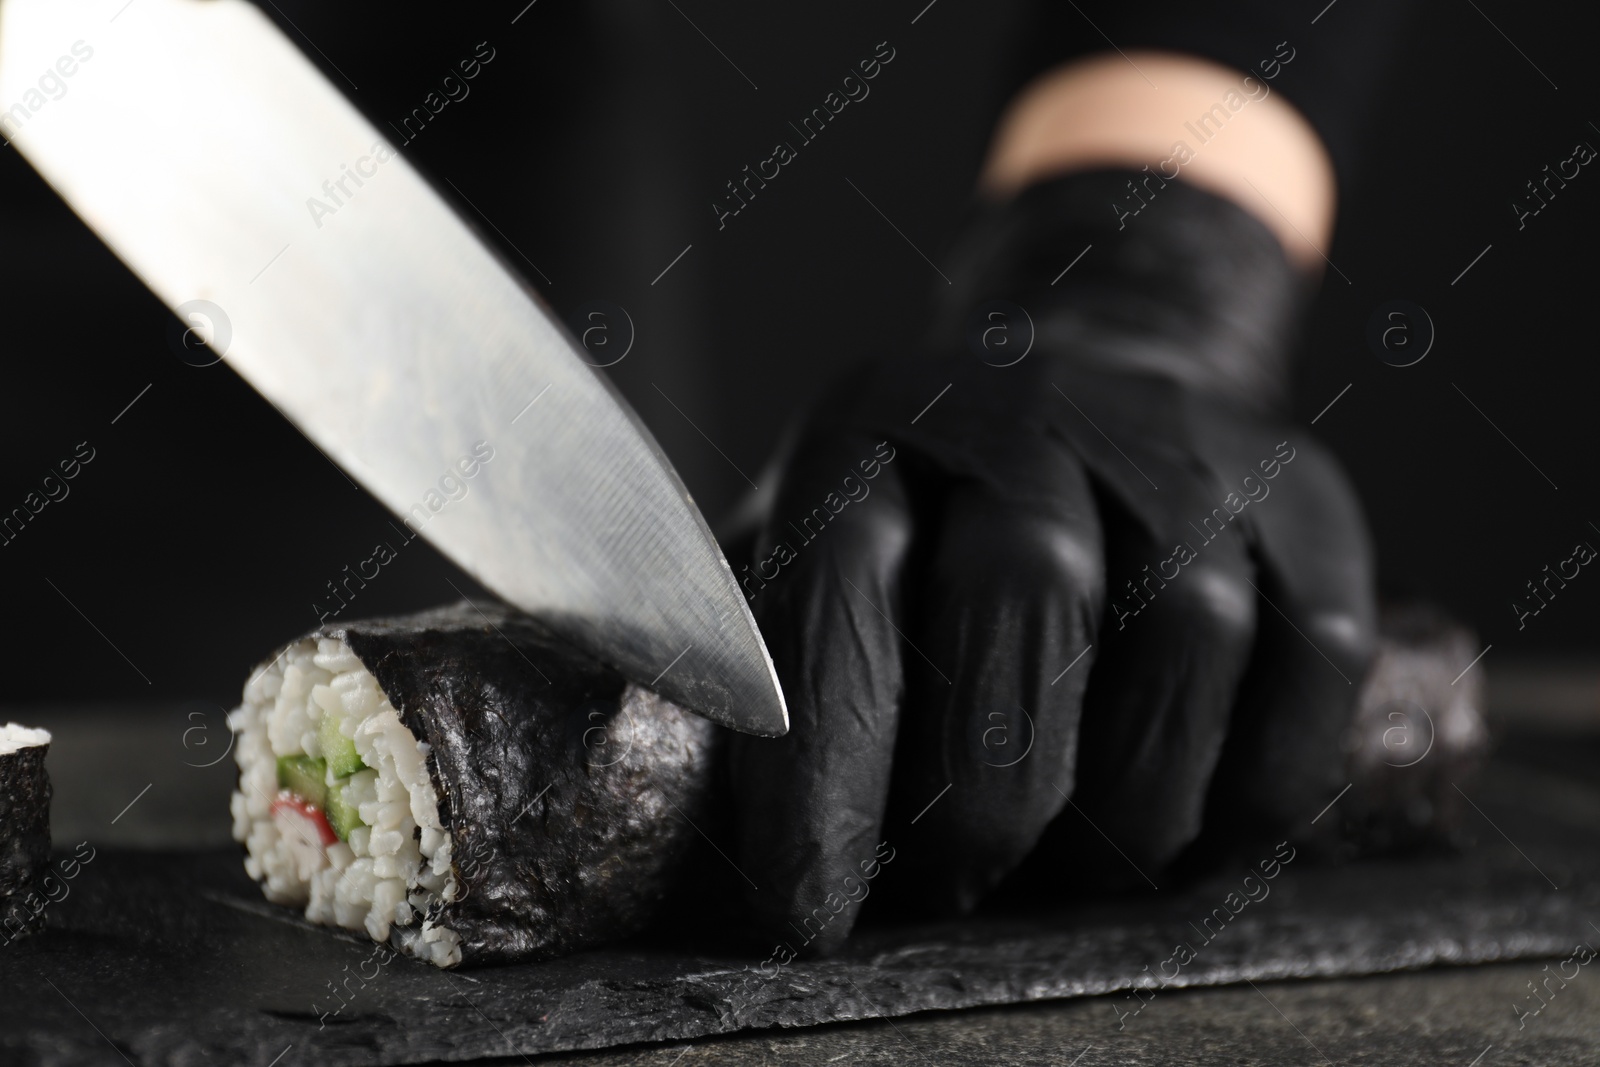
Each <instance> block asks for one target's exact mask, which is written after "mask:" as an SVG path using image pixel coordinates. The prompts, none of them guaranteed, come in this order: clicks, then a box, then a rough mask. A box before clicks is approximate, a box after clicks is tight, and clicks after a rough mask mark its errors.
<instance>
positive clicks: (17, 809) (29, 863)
mask: <svg viewBox="0 0 1600 1067" xmlns="http://www.w3.org/2000/svg"><path fill="white" fill-rule="evenodd" d="M49 751H50V734H49V733H48V732H47V731H45V730H34V729H29V728H28V727H26V726H18V725H17V724H16V723H14V722H11V723H6V724H5V726H0V940H4V941H6V942H10V941H12V940H14V939H16V938H18V937H22V936H23V935H25V934H28V933H32V932H34V931H36V930H38V929H40V928H41V927H42V926H43V925H44V900H43V899H42V898H41V897H40V896H39V895H38V893H36V892H35V891H34V888H35V883H36V882H37V881H38V879H39V876H40V875H41V874H42V873H43V872H44V870H45V868H47V867H48V866H49V865H50V775H49V774H48V773H47V772H46V771H45V769H44V757H45V754H46V753H48V752H49Z"/></svg>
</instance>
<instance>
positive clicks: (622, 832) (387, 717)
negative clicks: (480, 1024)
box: [228, 604, 715, 967]
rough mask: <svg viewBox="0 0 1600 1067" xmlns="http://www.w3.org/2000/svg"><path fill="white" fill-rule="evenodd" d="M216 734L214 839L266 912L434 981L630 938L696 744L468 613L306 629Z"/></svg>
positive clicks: (699, 791)
mask: <svg viewBox="0 0 1600 1067" xmlns="http://www.w3.org/2000/svg"><path fill="white" fill-rule="evenodd" d="M228 721H229V725H230V726H231V727H232V728H233V730H234V731H235V733H236V734H237V741H236V743H235V746H234V752H235V758H236V760H237V761H238V765H239V784H238V788H237V790H236V792H235V793H234V795H233V799H232V812H233V833H234V837H235V838H236V839H237V840H239V841H241V842H243V843H244V845H245V849H246V853H247V855H246V859H245V869H246V871H247V872H248V873H249V874H250V876H251V877H252V878H254V879H256V880H257V881H258V882H260V884H261V887H262V891H263V892H264V893H265V895H266V896H267V898H268V899H269V900H272V901H275V902H277V903H280V904H285V905H290V906H293V907H296V908H300V909H303V910H304V914H305V916H306V918H307V919H309V920H311V921H312V922H317V923H322V924H326V925H332V926H340V927H344V928H346V929H351V930H365V931H366V932H367V933H368V934H369V935H370V936H371V937H372V938H374V939H375V940H378V941H385V942H389V943H391V944H393V945H394V946H395V947H397V948H398V949H400V950H401V951H403V952H406V953H408V954H410V955H413V956H416V957H419V958H421V959H425V960H428V961H429V962H432V963H434V964H436V965H438V966H441V967H454V966H457V965H460V964H463V963H465V964H477V963H499V962H510V961H513V960H521V959H529V958H538V957H542V956H551V955H557V954H560V953H563V952H570V951H573V950H575V949H577V948H581V947H584V946H587V945H593V944H597V943H599V942H601V941H605V940H610V939H614V938H617V937H620V936H623V935H626V934H628V933H631V932H633V931H635V930H637V929H639V928H640V927H641V926H643V925H644V923H645V922H647V921H648V919H649V917H650V915H651V912H652V909H653V907H654V905H655V904H656V903H657V901H658V900H659V899H660V898H661V897H662V896H663V895H664V894H665V892H666V891H667V889H668V888H669V886H670V883H671V880H672V868H673V867H674V865H675V864H676V863H677V862H678V861H679V860H680V859H681V858H682V857H683V856H684V855H685V854H686V853H687V852H688V849H689V846H690V845H691V844H692V840H691V839H692V837H693V835H694V833H695V831H694V829H693V826H692V823H691V822H689V821H687V820H690V819H696V818H697V817H698V813H699V812H700V811H701V809H702V806H703V801H704V800H705V798H706V797H707V795H708V793H709V788H710V782H711V771H712V763H713V751H712V749H713V744H714V739H715V730H714V727H712V726H711V724H710V723H708V722H706V721H705V720H703V719H700V718H699V717H697V716H694V715H691V714H689V713H688V712H686V711H684V710H683V709H680V708H679V707H677V706H676V705H674V704H672V703H670V702H668V701H667V700H665V699H663V698H661V697H659V696H657V695H656V694H654V693H652V692H650V691H649V690H647V689H644V688H643V687H641V686H638V685H634V684H632V683H630V682H628V681H626V680H625V679H624V678H623V677H622V676H621V675H620V674H618V673H617V672H616V671H614V670H611V669H610V668H608V667H605V666H603V665H601V664H599V663H597V662H595V661H594V660H592V659H591V658H589V656H588V655H587V654H585V653H583V652H580V651H578V650H577V649H575V648H573V647H572V646H570V645H568V644H566V643H565V642H564V641H562V640H561V639H560V638H558V637H556V636H555V635H554V634H552V633H551V632H550V631H548V630H547V629H546V628H545V627H543V626H541V625H540V624H539V623H538V622H537V621H535V620H533V619H531V618H529V617H527V616H524V615H521V614H518V613H516V612H514V611H512V610H511V609H509V608H504V607H499V606H495V607H488V606H485V608H484V610H483V611H482V612H480V611H479V610H478V609H477V608H475V607H473V606H471V605H467V604H462V605H458V606H455V607H451V608H443V609H439V610H436V611H432V612H425V613H423V614H420V615H415V616H410V617H405V618H398V619H389V620H376V621H369V622H351V623H343V624H340V625H337V626H330V627H326V628H324V629H322V630H319V631H317V632H315V633H312V634H311V635H309V636H307V637H305V638H302V639H300V640H299V641H296V642H294V643H293V644H291V645H289V646H288V647H287V648H285V649H284V650H283V651H282V652H281V653H280V654H279V655H278V656H277V657H276V658H275V659H274V660H272V661H271V662H270V663H268V664H266V665H264V666H263V667H261V668H259V669H258V670H257V671H256V672H255V673H254V675H253V676H252V677H251V679H250V680H249V682H248V683H247V684H246V686H245V691H244V701H243V703H242V704H241V705H240V707H238V708H237V709H235V710H234V711H233V713H232V714H231V715H230V716H229V720H228ZM685 817H687V818H685Z"/></svg>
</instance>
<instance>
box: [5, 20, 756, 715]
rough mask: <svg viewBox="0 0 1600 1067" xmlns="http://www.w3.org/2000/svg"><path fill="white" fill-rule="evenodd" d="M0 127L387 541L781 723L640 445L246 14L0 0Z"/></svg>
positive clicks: (479, 247)
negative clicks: (199, 316)
mask: <svg viewBox="0 0 1600 1067" xmlns="http://www.w3.org/2000/svg"><path fill="white" fill-rule="evenodd" d="M63 60H65V62H63ZM69 70H70V73H67V72H68V71H69ZM44 86H48V88H49V90H50V92H48V93H46V92H44V91H42V88H43V87H44ZM57 86H64V87H65V88H64V89H62V90H60V91H59V92H58V91H57ZM0 133H3V134H4V136H5V137H6V138H7V139H8V140H10V141H11V143H13V144H14V145H15V147H16V148H17V149H18V150H19V151H20V152H21V153H22V154H23V156H24V157H26V158H27V160H28V161H29V163H31V164H32V165H33V167H34V168H35V169H36V170H38V171H39V172H40V173H41V174H42V175H43V176H44V178H45V179H46V180H47V181H48V182H49V183H50V185H51V186H52V187H54V189H55V190H56V192H57V193H58V194H59V195H60V196H61V197H62V198H63V199H64V200H65V201H66V202H67V203H68V204H69V205H70V206H71V207H72V208H73V210H74V211H76V212H77V214H78V215H79V217H80V218H82V219H83V220H84V221H85V222H86V223H87V224H88V225H89V226H90V227H91V228H92V229H93V230H94V231H95V232H96V233H97V234H98V235H99V236H100V238H101V239H102V240H104V241H105V242H106V244H107V245H109V246H110V247H111V249H112V250H113V251H114V252H115V253H116V254H117V255H118V256H119V257H120V258H121V259H122V260H123V262H124V263H126V264H127V265H128V267H129V268H131V269H132V270H133V272H134V273H135V274H136V275H138V277H139V278H140V279H141V280H142V281H143V282H144V283H145V284H146V285H147V286H148V287H149V288H150V289H151V290H152V291H153V292H154V293H155V294H156V295H157V296H158V297H159V298H160V299H161V300H162V301H163V302H164V303H165V304H166V305H167V306H168V307H169V308H173V309H175V310H178V309H182V310H184V311H185V312H187V311H189V310H191V309H193V308H194V307H196V306H199V307H202V308H204V309H206V310H205V311H204V312H203V320H202V321H203V324H204V326H205V328H206V329H205V332H204V334H203V336H205V338H206V340H208V341H209V342H211V343H212V345H213V347H215V348H218V349H220V350H221V354H222V356H223V358H224V359H225V360H226V361H227V362H228V363H229V364H230V365H231V366H232V367H233V368H234V369H235V370H236V371H238V373H239V374H241V375H242V376H243V377H244V378H245V379H247V380H248V381H249V382H250V384H251V385H253V386H254V387H255V388H256V389H257V390H258V391H259V392H260V393H261V394H262V395H264V396H265V397H266V398H267V399H268V400H269V401H271V402H272V403H273V404H274V405H275V406H276V407H277V408H278V410H279V411H280V412H282V413H283V414H284V415H285V416H286V417H287V418H289V419H290V420H291V421H292V422H293V423H294V424H295V425H297V426H298V427H299V428H300V429H301V431H302V432H304V433H305V435H306V436H307V437H308V438H310V439H311V441H312V442H313V443H314V444H316V446H317V447H319V448H320V449H321V450H322V451H323V452H324V453H326V454H327V455H328V456H329V457H330V458H331V459H333V460H334V461H335V462H336V463H337V464H338V465H339V466H340V467H342V468H343V469H344V470H345V471H347V472H348V473H349V474H350V475H351V476H352V477H353V478H355V479H356V480H357V481H358V482H360V483H361V485H362V486H364V487H365V488H366V489H367V490H369V491H370V492H371V493H372V494H373V495H374V496H375V497H377V498H378V499H379V500H380V501H382V502H383V503H384V504H385V505H386V506H387V507H389V508H390V509H391V510H392V511H394V512H395V514H396V515H397V516H399V517H400V518H401V519H402V520H405V522H406V526H407V529H408V530H410V531H411V532H412V534H419V533H420V535H421V536H422V537H424V538H426V539H427V540H428V541H430V542H431V543H433V544H434V545H435V546H436V547H437V548H438V549H439V550H440V551H441V552H443V553H444V554H445V555H446V556H448V557H449V558H451V559H452V560H454V561H455V562H456V563H458V564H459V565H461V566H462V567H463V568H464V569H465V570H467V571H468V572H469V573H471V574H472V575H473V576H474V577H475V578H477V579H478V580H479V581H480V582H482V583H483V584H484V586H486V587H487V588H489V589H491V590H493V591H494V592H495V593H496V594H498V595H500V596H501V597H503V598H505V600H507V601H508V602H509V603H511V604H513V605H515V606H517V607H518V608H521V609H523V610H525V611H529V612H532V613H535V614H537V615H539V616H540V617H542V618H543V619H545V620H547V621H549V622H550V623H551V624H552V625H554V626H555V627H556V628H557V629H558V630H560V631H561V632H562V633H563V634H564V635H565V636H567V637H568V638H569V639H570V640H572V641H573V642H574V643H576V644H577V645H579V646H580V647H582V648H584V649H585V650H587V651H588V652H590V653H591V654H593V655H595V656H597V657H599V658H600V659H602V660H603V661H606V662H609V663H611V664H613V665H614V666H616V667H617V668H619V669H620V670H621V671H622V672H623V673H624V674H626V675H628V676H629V677H630V678H632V679H634V680H636V681H639V682H642V683H644V684H647V685H649V686H651V687H652V688H654V689H656V690H657V691H659V692H661V693H662V694H663V695H665V696H667V697H668V698H670V699H672V700H674V701H676V702H678V703H680V704H682V705H684V706H686V707H688V708H690V709H692V710H694V711H696V712H699V713H700V714H702V715H704V716H706V717H707V718H709V719H712V720H714V721H716V722H720V723H723V724H724V725H727V726H730V727H732V728H734V729H737V730H742V731H745V732H749V733H754V734H763V735H779V734H782V733H784V732H785V731H786V730H787V728H788V715H787V711H786V709H785V706H784V700H783V694H782V691H781V689H780V688H779V685H778V681H777V676H776V674H775V672H774V670H773V667H772V661H771V659H770V657H769V656H768V654H767V650H766V646H765V645H764V644H763V643H762V640H761V636H760V634H759V632H758V631H757V629H756V625H755V620H754V618H753V617H752V615H751V614H750V610H749V607H748V605H747V603H746V602H745V598H744V597H743V595H742V594H741V592H740V590H739V587H738V585H737V584H736V582H735V580H734V577H733V573H732V571H731V570H730V568H729V567H728V564H727V562H726V560H725V559H724V558H723V556H722V553H721V551H720V549H719V548H718V547H717V544H716V541H715V540H714V539H713V537H712V536H711V533H710V531H709V529H708V528H707V527H706V523H705V521H704V519H703V518H702V517H701V515H700V513H699V511H698V510H697V509H696V507H695V505H694V502H693V501H692V500H691V499H690V497H689V494H688V492H687V491H686V490H685V488H684V486H683V484H682V482H681V481H680V480H679V478H678V476H677V475H676V473H675V472H674V471H673V469H672V467H671V465H670V464H669V463H668V461H667V459H666V457H665V455H664V454H663V453H662V451H661V449H660V448H659V446H657V444H656V443H655V441H654V440H653V439H652V438H651V436H650V434H649V432H648V430H646V429H645V427H644V426H643V424H642V423H641V422H640V421H639V420H638V418H637V417H636V416H635V415H634V413H633V412H632V411H631V410H630V409H629V408H628V407H627V405H626V403H625V402H624V401H623V400H622V398H621V397H620V396H619V395H618V394H617V393H616V391H615V390H614V389H613V388H612V387H611V385H610V383H609V382H608V381H607V380H606V379H605V377H604V376H603V375H601V374H599V373H598V372H596V371H595V370H594V369H593V368H592V367H590V366H589V365H588V364H587V363H585V362H584V361H583V360H582V359H580V358H579V357H578V355H577V354H576V349H575V343H574V341H573V340H572V338H571V336H570V335H569V334H568V333H567V331H566V330H565V329H564V328H563V327H562V326H561V325H560V324H559V322H558V321H557V320H556V319H555V318H554V316H553V315H552V314H551V312H550V311H549V310H548V308H547V307H546V306H545V305H544V304H543V303H542V301H541V300H540V299H539V298H538V296H537V294H536V293H535V292H534V291H533V289H532V287H531V286H529V285H527V284H526V283H525V282H523V281H522V280H521V279H520V278H519V277H518V276H517V275H516V273H515V272H514V271H513V270H511V269H510V268H509V266H508V265H507V264H505V263H504V262H503V261H502V260H501V259H500V258H499V257H498V256H497V255H496V254H495V253H494V252H493V251H492V250H491V249H490V248H488V247H487V246H486V245H485V243H484V242H483V241H481V240H480V239H479V238H478V237H477V236H476V235H475V234H474V233H473V231H472V229H471V228H470V227H469V226H468V225H467V224H466V223H465V222H464V221H463V220H462V219H461V218H460V217H459V216H458V215H457V214H456V213H455V212H454V211H453V210H452V209H451V208H450V207H449V205H447V204H446V203H445V201H444V200H443V199H442V198H441V197H440V196H439V195H437V194H436V193H435V192H434V190H433V189H432V188H431V187H430V186H429V184H428V183H427V182H426V181H425V180H424V179H423V178H422V176H421V175H420V174H419V173H418V172H417V171H416V170H415V169H414V168H413V167H412V166H411V165H410V164H409V163H408V162H407V161H406V159H405V158H404V156H403V155H402V154H401V153H400V152H399V151H397V150H396V149H395V148H394V147H393V145H392V144H391V143H390V142H389V141H388V140H387V139H386V138H384V137H383V136H382V135H381V134H380V133H379V132H378V131H377V130H376V129H375V128H374V127H372V126H371V125H370V124H369V123H368V122H367V121H366V120H365V119H364V118H362V117H361V115H360V114H359V113H358V112H357V111H356V109H355V108H354V107H353V106H352V105H351V104H350V103H349V102H348V101H347V100H346V99H345V98H344V96H343V95H342V94H341V93H339V92H338V91H337V90H336V89H334V87H333V86H332V85H330V84H329V83H328V81H327V80H326V79H325V78H323V76H322V75H321V74H320V73H319V72H318V71H317V70H316V68H315V67H314V66H313V65H312V64H311V63H310V62H309V61H308V60H307V59H306V58H305V56H304V55H302V54H301V52H300V51H299V50H298V49H297V48H296V47H295V46H294V44H293V43H292V42H290V41H289V40H288V39H287V38H286V37H285V36H284V35H283V34H282V33H281V32H280V31H279V30H278V29H277V28H276V27H275V26H274V25H273V24H272V23H271V21H270V20H268V19H267V18H266V17H265V16H264V15H262V14H261V12H259V11H258V10H256V9H255V8H254V7H253V6H251V5H250V4H248V3H245V2H244V0H73V2H72V3H62V2H61V0H0ZM341 193H342V195H341ZM314 204H320V205H321V207H320V208H318V207H316V206H314ZM330 207H331V208H333V210H331V211H330V210H327V209H328V208H330ZM195 302H202V303H200V304H198V305H197V304H196V303H195ZM485 454H487V455H489V456H490V459H489V460H488V461H486V462H485V461H483V456H484V455H485ZM474 459H476V460H477V461H478V462H476V463H474V462H473V460H474ZM468 469H473V476H472V477H470V478H468V477H466V476H465V472H466V471H467V470H468ZM458 489H459V490H460V491H461V493H460V495H459V496H458V495H457V492H458ZM441 490H444V491H441ZM310 527H311V523H310V522H309V521H308V522H307V528H308V529H309V528H310Z"/></svg>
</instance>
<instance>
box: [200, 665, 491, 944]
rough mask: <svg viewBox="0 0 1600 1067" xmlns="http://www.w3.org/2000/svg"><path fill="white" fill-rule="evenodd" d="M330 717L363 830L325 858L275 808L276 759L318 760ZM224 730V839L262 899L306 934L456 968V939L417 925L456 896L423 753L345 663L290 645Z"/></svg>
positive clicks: (257, 679)
mask: <svg viewBox="0 0 1600 1067" xmlns="http://www.w3.org/2000/svg"><path fill="white" fill-rule="evenodd" d="M330 710H331V711H333V712H334V713H336V714H338V715H340V716H341V719H340V722H339V730H340V733H342V734H344V735H345V736H347V737H349V738H351V739H352V740H353V741H354V742H355V746H356V752H357V753H358V754H359V755H360V756H361V760H362V762H363V763H365V764H366V765H367V769H366V770H361V771H357V772H356V773H355V774H354V775H352V776H351V779H350V781H351V783H352V788H351V792H350V793H349V794H347V796H348V797H349V798H350V799H352V800H354V801H356V802H357V803H358V811H359V812H360V815H361V821H362V822H364V823H366V825H365V826H361V827H357V828H355V829H353V830H351V831H350V835H349V840H348V841H335V842H333V843H332V844H330V845H327V846H326V847H324V846H323V844H322V841H321V838H320V836H319V833H318V831H317V829H316V824H315V823H313V822H312V821H311V820H310V819H308V818H307V817H306V816H304V815H303V814H300V813H299V812H297V811H295V810H294V809H293V808H292V807H286V806H285V805H282V804H276V805H275V801H278V800H279V798H280V795H281V793H282V791H281V790H280V789H279V787H278V772H277V758H278V757H279V756H292V755H299V754H304V755H307V756H311V757H313V758H316V757H320V756H322V755H323V751H322V744H321V741H320V740H319V733H320V727H321V724H322V719H323V718H324V716H325V715H326V714H327V712H328V711H330ZM228 725H229V726H230V727H231V728H232V729H233V731H234V733H235V735H236V741H235V744H234V753H235V758H236V759H237V760H238V763H239V786H238V788H237V790H236V791H235V792H234V794H233V801H232V805H231V807H232V812H233V836H234V839H235V840H238V841H241V842H243V843H244V846H245V849H246V852H247V853H248V855H247V857H246V859H245V870H246V871H247V872H248V873H249V875H250V877H252V878H254V879H256V880H257V881H258V882H260V883H261V886H262V890H263V892H264V893H265V894H266V897H267V899H268V900H271V901H274V902H275V903H279V904H287V905H292V906H295V907H300V906H302V905H303V906H304V907H305V916H306V918H307V919H309V920H310V921H311V922H315V923H322V924H325V925H330V926H342V927H344V928H345V929H348V930H365V931H366V932H367V933H368V934H369V935H370V936H371V937H372V938H373V940H375V941H384V942H393V943H396V944H397V945H398V947H399V948H400V949H401V951H404V952H406V953H408V954H410V955H413V956H416V957H417V958H419V959H424V960H427V961H429V962H430V963H433V964H435V965H436V966H439V967H453V966H455V965H456V964H458V963H460V962H461V944H460V942H461V939H460V937H459V936H458V935H457V934H456V933H455V931H453V930H449V929H446V928H445V927H443V926H439V925H437V924H436V923H434V922H432V921H431V920H430V919H429V918H428V915H429V913H430V909H432V908H434V906H435V905H437V904H439V903H441V902H448V901H451V900H454V899H455V898H456V894H457V891H458V886H457V884H456V878H455V875H454V874H453V872H452V871H451V866H450V834H449V832H448V831H447V830H445V829H444V827H443V825H442V824H441V823H440V821H439V803H438V798H437V797H436V796H435V795H434V790H433V783H432V782H431V781H430V780H429V777H428V769H427V766H426V757H427V754H428V746H427V745H426V744H424V743H423V742H421V741H419V740H418V739H417V738H416V737H414V736H413V735H412V733H411V731H410V730H408V729H406V727H405V726H404V725H402V724H401V722H400V717H399V715H398V714H396V712H395V709H394V707H393V706H392V705H391V704H390V703H389V700H388V698H387V697H386V696H384V694H383V691H382V690H381V689H380V688H379V687H378V681H377V679H376V678H374V677H373V676H372V675H371V674H370V673H369V672H368V671H367V670H366V668H364V667H363V666H362V665H361V661H360V660H359V659H358V658H357V657H356V655H355V653H353V652H351V651H350V649H349V648H348V647H347V646H346V645H345V643H344V642H343V641H341V640H338V639H335V638H328V637H324V638H318V639H312V638H306V639H303V640H301V641H298V642H296V643H295V644H293V645H291V646H290V647H289V648H288V649H287V650H285V652H284V653H283V654H282V655H281V656H279V657H278V658H277V659H276V660H274V661H273V662H272V663H271V664H270V665H268V666H266V667H263V668H262V669H260V670H258V671H257V672H256V673H255V675H254V676H253V677H252V678H251V679H250V681H249V682H247V683H246V684H245V688H244V702H243V703H242V704H241V705H240V706H239V707H238V708H236V709H234V711H233V712H232V713H231V714H230V715H229V716H228ZM330 784H331V783H330ZM419 827H420V830H421V832H420V833H419V832H418V828H419Z"/></svg>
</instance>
